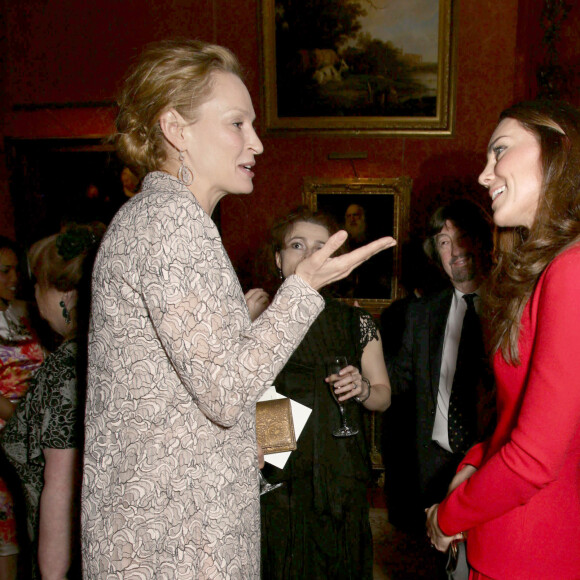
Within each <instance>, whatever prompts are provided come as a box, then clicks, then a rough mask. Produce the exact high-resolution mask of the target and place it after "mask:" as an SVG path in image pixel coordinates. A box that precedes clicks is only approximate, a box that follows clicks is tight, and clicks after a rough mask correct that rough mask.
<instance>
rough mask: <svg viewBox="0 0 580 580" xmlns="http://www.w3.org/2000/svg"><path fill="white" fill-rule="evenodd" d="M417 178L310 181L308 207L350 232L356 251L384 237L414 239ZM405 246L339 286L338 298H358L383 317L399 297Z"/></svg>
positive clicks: (306, 190) (349, 246)
mask: <svg viewBox="0 0 580 580" xmlns="http://www.w3.org/2000/svg"><path fill="white" fill-rule="evenodd" d="M411 184H412V182H411V179H410V178H408V177H399V178H394V179H371V178H356V179H346V178H336V179H316V178H307V179H305V180H304V203H305V204H306V205H308V206H309V207H310V208H311V209H312V210H314V211H323V212H324V213H327V214H329V215H331V216H332V217H333V218H334V220H335V221H336V223H337V225H338V226H339V227H340V228H342V229H345V230H346V231H347V233H348V235H349V236H348V240H347V243H346V247H347V249H349V250H353V249H356V248H357V247H360V246H362V245H364V244H367V243H368V242H371V241H373V240H376V239H378V238H381V237H384V236H392V237H394V238H395V239H397V240H398V241H399V240H403V239H405V238H406V237H407V235H408V215H409V201H410V192H411ZM400 267H401V255H400V247H399V246H396V247H395V248H394V249H392V250H387V251H385V252H381V253H379V254H377V255H376V256H374V257H372V258H371V259H370V260H368V261H367V262H366V263H365V264H363V265H361V266H360V267H359V268H357V269H356V270H354V271H353V272H352V274H350V275H349V277H348V278H347V279H346V280H344V281H343V282H341V283H340V284H338V285H337V287H336V289H335V292H336V293H337V295H338V297H339V298H341V299H344V300H347V301H349V302H354V301H355V300H356V301H357V302H358V303H359V304H360V305H361V306H363V307H364V308H367V309H368V310H369V311H370V312H372V313H379V312H380V311H381V310H382V308H384V307H386V306H387V305H388V304H389V303H390V302H391V301H392V300H394V299H395V298H397V297H398V285H399V284H398V275H399V272H400Z"/></svg>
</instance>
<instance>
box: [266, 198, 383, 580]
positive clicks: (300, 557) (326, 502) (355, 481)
mask: <svg viewBox="0 0 580 580" xmlns="http://www.w3.org/2000/svg"><path fill="white" fill-rule="evenodd" d="M334 231H336V226H335V225H334V224H333V223H332V220H331V219H330V218H329V217H328V216H325V215H323V214H319V213H312V212H310V211H309V210H308V209H306V208H299V209H298V210H296V211H294V212H293V213H291V214H290V215H288V216H287V217H286V218H285V219H283V220H282V221H281V222H279V223H278V224H277V225H276V226H275V227H274V229H273V232H272V238H273V244H272V246H273V251H274V253H275V261H276V265H277V267H278V270H279V275H280V278H285V277H287V276H290V275H291V274H292V273H293V272H294V270H295V268H296V266H297V264H299V263H300V261H302V260H303V259H304V258H305V257H307V256H309V255H310V254H311V253H312V252H314V251H316V250H317V249H319V248H320V247H321V246H322V245H324V243H325V242H326V240H327V239H328V238H329V236H330V235H331V234H332V233H334ZM325 300H326V306H325V309H324V310H323V312H322V314H320V316H319V317H318V318H317V320H316V321H315V322H314V324H313V325H312V327H311V328H310V330H309V331H308V333H307V334H306V336H305V338H304V340H303V341H302V342H301V344H300V346H299V347H298V348H297V350H296V351H295V352H294V354H293V355H292V357H291V358H290V360H289V361H288V363H287V364H286V366H285V367H284V368H283V370H282V371H281V372H280V374H279V375H278V376H277V378H276V380H275V386H276V390H277V391H278V392H279V393H281V394H283V395H285V396H287V397H290V398H291V399H294V400H295V401H298V402H300V403H302V404H303V405H306V406H307V407H309V408H310V409H312V413H311V415H310V417H309V419H308V422H307V423H306V426H305V428H304V430H303V431H302V433H301V435H300V437H299V439H298V442H297V444H298V448H297V450H296V451H294V452H292V454H291V456H290V459H289V460H288V462H287V463H286V465H285V467H284V469H283V470H280V469H278V468H276V467H272V466H270V465H267V466H266V467H265V468H264V475H265V476H266V477H267V479H268V481H269V482H270V483H276V482H279V481H283V482H284V485H283V486H282V487H280V488H279V489H277V490H275V491H272V492H270V493H267V494H265V495H263V496H262V500H261V517H262V577H263V578H264V579H268V580H273V579H290V578H296V579H302V578H310V579H314V578H335V579H357V580H359V579H371V578H372V567H373V549H372V535H371V529H370V524H369V505H368V501H367V495H366V492H367V485H368V483H369V478H370V461H369V454H368V449H367V445H366V441H365V436H364V428H363V414H364V413H365V412H366V411H367V410H368V411H384V410H385V409H387V408H388V406H389V404H390V400H391V388H390V384H389V378H388V375H387V370H386V368H385V363H384V359H383V352H382V345H381V338H380V334H379V331H378V329H377V327H376V325H375V323H374V321H373V319H372V317H371V316H370V315H369V314H368V313H366V312H365V311H363V310H361V309H359V308H353V307H350V306H347V305H345V304H343V303H341V302H338V301H336V300H333V299H331V298H325ZM334 355H342V356H346V358H347V361H348V363H349V364H348V366H346V367H345V368H343V369H342V370H341V372H340V379H339V380H338V381H336V382H335V386H334V388H335V392H336V394H337V396H338V397H339V400H341V402H343V403H344V407H345V410H346V414H347V420H348V423H349V424H350V425H351V426H352V427H356V428H358V434H357V435H355V436H352V437H343V438H337V437H334V436H333V430H334V429H336V428H337V427H338V426H339V425H340V414H339V409H338V406H337V404H336V402H335V400H334V398H333V397H332V395H331V392H330V388H329V384H330V383H329V377H327V376H326V370H325V363H324V361H325V358H327V357H328V356H334ZM349 399H352V400H349Z"/></svg>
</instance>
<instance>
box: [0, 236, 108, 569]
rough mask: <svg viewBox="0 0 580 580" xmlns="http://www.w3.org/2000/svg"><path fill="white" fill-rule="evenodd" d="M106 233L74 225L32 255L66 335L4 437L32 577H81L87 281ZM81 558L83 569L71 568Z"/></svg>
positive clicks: (42, 295)
mask: <svg viewBox="0 0 580 580" xmlns="http://www.w3.org/2000/svg"><path fill="white" fill-rule="evenodd" d="M102 231H103V230H102V229H99V228H91V227H75V226H69V228H68V229H66V230H65V231H63V232H62V233H60V234H56V235H53V236H50V237H48V238H45V239H42V240H40V241H39V242H37V243H36V244H34V245H33V246H32V248H31V250H30V265H31V269H32V272H33V274H34V277H35V279H36V301H37V304H38V308H39V311H40V315H41V316H42V317H43V318H44V319H45V320H46V321H47V322H48V323H49V325H50V327H51V328H52V329H53V331H55V332H56V333H57V334H58V335H60V336H61V337H62V338H63V342H62V344H61V345H60V346H59V347H58V349H57V350H56V351H55V352H53V353H51V354H50V355H49V356H48V357H47V358H46V360H45V361H44V363H43V364H42V366H41V367H40V369H39V370H38V371H37V372H36V374H35V376H34V377H33V379H32V381H31V383H30V388H29V389H28V391H27V393H26V395H25V397H24V398H23V400H22V402H21V403H20V404H19V406H18V408H17V410H16V413H15V414H14V415H13V416H12V418H11V419H10V420H9V421H8V423H7V425H6V428H5V430H4V433H3V438H2V445H3V448H4V450H5V453H6V455H7V457H8V459H9V460H10V462H11V463H12V464H13V465H14V467H15V468H16V471H17V473H18V475H19V477H20V480H21V482H22V487H23V490H24V494H25V497H26V504H27V521H28V534H29V537H30V541H31V546H32V558H31V562H30V564H31V567H32V578H40V577H41V576H42V578H80V565H79V563H80V558H79V551H78V549H76V550H75V549H74V547H75V546H77V547H78V539H79V535H78V533H79V526H78V515H79V500H80V497H79V491H80V485H79V484H80V469H81V457H82V455H81V452H82V433H83V403H84V395H83V391H84V377H85V373H86V365H85V362H86V357H85V356H83V354H84V352H85V350H86V332H87V325H86V320H87V318H88V317H87V315H88V309H87V306H88V290H89V285H88V283H86V281H87V280H89V279H90V271H91V264H92V256H93V255H94V253H93V251H92V250H93V249H94V248H95V246H96V244H97V241H98V239H99V238H100V235H101V234H102ZM87 274H88V275H87ZM83 282H85V283H84V285H83ZM79 295H81V296H79ZM79 331H80V332H79ZM77 336H78V337H79V338H78V340H77ZM79 343H80V347H79ZM79 353H80V356H79ZM79 363H80V364H79ZM79 367H80V368H79ZM74 556H76V567H71V566H72V562H73V560H74Z"/></svg>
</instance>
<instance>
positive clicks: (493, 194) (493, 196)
mask: <svg viewBox="0 0 580 580" xmlns="http://www.w3.org/2000/svg"><path fill="white" fill-rule="evenodd" d="M505 190H506V186H505V185H504V186H502V187H498V188H497V189H494V190H493V191H492V192H491V201H492V202H494V201H495V200H496V199H497V198H498V196H500V195H501V194H502V193H503V192H504V191H505Z"/></svg>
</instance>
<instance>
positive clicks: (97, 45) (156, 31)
mask: <svg viewBox="0 0 580 580" xmlns="http://www.w3.org/2000/svg"><path fill="white" fill-rule="evenodd" d="M0 1H1V2H3V5H4V14H5V20H4V21H2V20H0V27H2V28H3V29H4V32H5V33H6V34H7V36H6V38H5V39H2V38H1V37H0V43H2V44H1V45H0V48H2V46H3V45H6V47H7V57H6V60H5V61H3V60H0V72H3V71H2V69H1V67H4V69H5V72H6V75H5V77H3V82H4V85H5V86H4V88H5V91H2V92H3V93H4V94H3V96H2V97H1V100H0V104H2V105H5V106H4V107H2V109H3V111H2V113H0V115H1V116H0V130H1V131H2V132H3V133H4V135H9V136H12V137H29V138H30V137H38V138H40V137H79V136H95V135H104V134H106V133H107V132H108V131H109V130H110V127H111V122H112V118H113V112H112V109H110V108H106V107H105V108H102V107H99V106H98V104H99V103H100V102H102V101H111V100H113V99H114V95H115V94H116V91H117V87H118V84H119V82H120V79H121V78H122V75H123V73H124V71H125V70H126V68H127V66H128V63H129V61H130V59H131V57H132V56H134V55H135V54H136V53H137V52H138V51H139V49H140V47H141V46H142V45H143V44H145V43H146V42H148V41H151V40H155V39H161V38H166V37H172V36H191V37H198V38H202V39H204V40H208V41H212V42H217V43H220V44H224V45H226V46H228V47H229V48H231V49H232V50H233V51H234V52H235V53H236V54H237V55H238V56H239V58H240V60H241V61H242V63H243V65H244V67H245V68H246V70H247V84H248V87H249V89H250V93H251V94H252V96H253V99H254V103H255V107H256V112H257V114H258V122H257V128H258V131H259V132H260V133H261V134H262V137H263V142H264V147H265V152H264V154H263V155H262V156H261V157H260V158H259V159H258V164H257V167H256V178H255V180H254V183H255V191H254V193H253V194H252V195H251V196H229V197H228V198H226V199H225V200H224V201H223V202H222V204H221V205H222V209H221V211H222V229H223V237H224V243H225V245H226V247H227V248H228V250H229V252H230V255H231V257H232V261H233V262H234V264H235V265H237V266H239V267H241V268H243V267H244V264H245V263H246V262H247V261H249V260H251V259H252V257H253V256H254V254H255V251H256V248H257V247H258V246H259V244H260V243H261V242H262V241H263V239H264V237H265V235H266V231H267V227H268V225H269V223H270V220H271V218H272V215H273V214H280V213H283V212H284V211H285V210H286V209H288V208H290V207H292V206H294V205H296V204H298V203H300V202H301V187H302V180H303V177H305V176H316V177H336V176H349V177H354V175H353V173H352V169H351V165H350V162H348V161H329V160H328V154H329V153H331V152H336V151H339V152H344V151H350V150H353V151H367V152H368V159H366V160H360V161H356V162H355V163H356V169H357V172H358V175H359V176H360V177H397V176H401V175H408V176H410V177H412V178H413V180H414V184H413V193H412V201H411V219H412V223H413V227H414V228H415V229H419V230H420V228H421V227H422V224H423V223H424V222H425V220H426V218H427V216H428V214H429V213H430V212H431V211H432V210H433V209H434V208H435V207H437V206H438V205H439V204H440V202H442V201H445V200H446V199H448V198H449V197H451V196H453V195H460V194H461V195H465V194H466V195H470V196H471V197H473V198H474V199H480V200H481V201H482V202H483V203H486V199H485V193H484V192H483V190H481V191H480V189H481V188H479V186H478V185H477V183H476V178H477V174H478V171H479V170H480V169H481V168H482V166H483V161H484V151H485V147H486V144H487V140H488V137H489V135H490V133H491V131H492V129H493V126H494V123H495V119H496V118H497V115H498V113H499V112H500V110H501V109H503V108H504V107H505V106H507V105H509V104H511V103H512V102H513V101H514V100H515V99H517V98H519V97H520V96H522V95H521V94H518V92H519V93H521V91H522V88H521V87H522V83H521V82H519V84H518V82H517V79H518V75H519V74H520V73H521V71H522V64H521V58H520V60H519V61H518V54H519V55H521V54H522V46H521V43H522V42H523V41H522V40H521V39H520V41H519V42H520V46H518V38H517V31H518V3H519V2H518V0H504V1H503V2H500V3H498V2H496V1H494V0H478V1H477V2H473V1H469V0H468V1H463V2H459V6H458V11H457V14H458V18H457V21H456V22H455V27H456V32H457V38H458V45H457V99H456V124H455V126H456V130H455V135H454V136H453V137H451V138H434V137H431V138H410V137H406V138H391V137H373V138H366V137H353V136H349V135H345V136H318V135H313V136H293V135H281V136H275V137H273V136H268V135H264V134H263V133H264V131H263V127H262V125H261V123H260V118H261V116H262V114H261V108H262V107H261V103H260V82H261V81H260V72H259V43H258V20H259V7H258V2H256V0H196V1H195V2H192V1H191V0H188V1H187V2H186V1H184V0H173V1H169V0H140V1H139V0H124V1H123V2H118V1H116V0H94V1H93V2H91V3H81V2H78V1H77V0H58V1H57V0H19V2H12V1H10V0H0ZM522 1H523V0H520V2H522ZM1 32H2V29H1V28H0V33H1ZM524 49H525V46H524ZM518 63H519V64H518ZM524 84H525V83H524ZM518 87H520V88H518ZM78 102H81V103H87V102H90V103H96V104H95V105H94V106H91V107H83V108H64V109H62V108H60V109H59V108H48V109H42V108H40V109H39V110H33V111H30V110H26V109H27V107H29V106H30V105H35V106H36V105H39V104H43V103H44V104H46V103H78ZM14 106H15V107H14ZM0 165H2V164H1V163H0ZM1 179H2V173H1V172H0V180H1ZM466 189H467V191H466ZM0 206H1V207H2V209H3V211H2V212H1V214H0V232H7V233H9V234H10V233H11V232H12V231H13V224H12V221H11V220H12V213H11V206H10V202H9V197H8V194H7V189H6V186H5V185H3V186H1V187H0Z"/></svg>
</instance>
